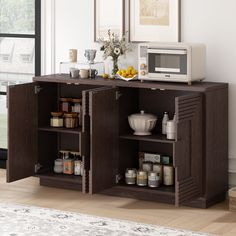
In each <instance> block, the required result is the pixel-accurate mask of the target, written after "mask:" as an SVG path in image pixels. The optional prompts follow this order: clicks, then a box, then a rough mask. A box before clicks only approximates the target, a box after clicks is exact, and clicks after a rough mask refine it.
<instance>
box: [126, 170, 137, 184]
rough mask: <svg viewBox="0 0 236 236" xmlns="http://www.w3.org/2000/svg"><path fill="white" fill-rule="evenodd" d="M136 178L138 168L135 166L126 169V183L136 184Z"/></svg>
mask: <svg viewBox="0 0 236 236" xmlns="http://www.w3.org/2000/svg"><path fill="white" fill-rule="evenodd" d="M136 178H137V171H136V169H133V168H128V169H126V172H125V182H126V184H130V185H131V184H135V183H136Z"/></svg>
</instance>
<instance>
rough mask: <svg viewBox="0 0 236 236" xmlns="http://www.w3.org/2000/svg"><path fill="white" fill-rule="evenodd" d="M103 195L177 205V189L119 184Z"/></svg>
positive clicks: (172, 187)
mask: <svg viewBox="0 0 236 236" xmlns="http://www.w3.org/2000/svg"><path fill="white" fill-rule="evenodd" d="M102 193H104V194H107V195H111V196H119V197H128V198H134V199H140V200H146V201H157V202H163V203H168V204H175V187H174V186H170V187H169V186H168V187H167V186H161V187H159V188H148V187H139V186H136V185H125V184H119V185H116V186H114V187H112V188H110V189H106V190H104V191H103V192H102Z"/></svg>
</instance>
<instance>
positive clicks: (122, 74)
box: [116, 66, 138, 81]
mask: <svg viewBox="0 0 236 236" xmlns="http://www.w3.org/2000/svg"><path fill="white" fill-rule="evenodd" d="M116 76H117V78H119V79H122V80H125V81H130V80H135V79H137V77H138V72H137V71H136V70H135V69H134V67H133V66H129V67H128V68H127V69H124V70H118V71H117V73H116Z"/></svg>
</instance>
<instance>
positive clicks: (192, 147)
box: [174, 93, 203, 206]
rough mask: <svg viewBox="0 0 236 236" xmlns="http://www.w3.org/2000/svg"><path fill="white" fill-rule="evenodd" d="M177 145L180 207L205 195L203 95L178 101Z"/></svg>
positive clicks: (176, 162)
mask: <svg viewBox="0 0 236 236" xmlns="http://www.w3.org/2000/svg"><path fill="white" fill-rule="evenodd" d="M175 107H176V115H177V142H176V143H175V145H174V156H175V157H178V158H174V159H175V163H174V165H175V169H176V205H177V206H179V205H181V204H184V203H185V202H188V201H191V200H193V199H196V198H197V197H199V196H200V195H201V193H202V175H203V164H202V163H203V160H202V143H203V141H202V95H201V94H198V93H197V94H196V93H195V94H190V95H185V96H181V97H177V98H176V100H175Z"/></svg>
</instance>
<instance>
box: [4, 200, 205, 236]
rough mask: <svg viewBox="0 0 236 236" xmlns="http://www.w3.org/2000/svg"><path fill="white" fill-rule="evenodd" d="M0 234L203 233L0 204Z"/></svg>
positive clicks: (192, 235)
mask: <svg viewBox="0 0 236 236" xmlns="http://www.w3.org/2000/svg"><path fill="white" fill-rule="evenodd" d="M0 235H1V236H38V235H40V236H47V235H50V236H87V235H89V236H90V235H91V236H103V235H104V236H126V235H130V236H138V235H139V236H140V235H142V236H154V235H155V236H159V235H161V236H164V235H168V236H206V235H209V234H201V233H194V232H189V231H183V230H176V229H170V228H165V227H159V226H153V225H147V224H139V223H135V222H130V221H120V220H113V219H109V218H101V217H95V216H88V215H84V214H77V213H70V212H64V211H58V210H51V209H45V208H38V207H31V206H22V205H13V204H5V203H3V204H2V203H0Z"/></svg>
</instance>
